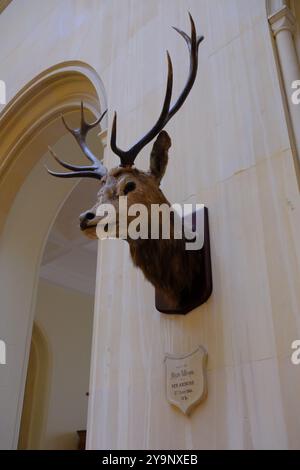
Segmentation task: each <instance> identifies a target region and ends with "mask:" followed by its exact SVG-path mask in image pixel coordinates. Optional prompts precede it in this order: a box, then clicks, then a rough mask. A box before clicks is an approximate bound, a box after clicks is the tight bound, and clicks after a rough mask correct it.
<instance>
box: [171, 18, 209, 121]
mask: <svg viewBox="0 0 300 470" xmlns="http://www.w3.org/2000/svg"><path fill="white" fill-rule="evenodd" d="M189 18H190V23H191V36H188V34H186V33H185V32H184V31H181V30H180V29H178V28H176V27H175V26H173V29H175V31H177V33H179V34H180V35H181V36H182V37H183V38H184V40H185V42H186V43H187V46H188V49H189V52H190V71H189V75H188V79H187V81H186V84H185V87H184V88H183V90H182V92H181V94H180V95H179V97H178V99H177V101H176V102H175V104H174V105H173V106H172V108H171V109H170V111H169V115H168V119H167V120H166V122H165V124H167V122H169V120H170V119H171V118H172V117H173V116H174V114H175V113H176V112H177V111H178V110H179V109H180V108H181V106H182V105H183V103H184V102H185V100H186V98H187V96H188V94H189V92H190V91H191V89H192V87H193V85H194V82H195V79H196V76H197V71H198V50H199V45H200V43H201V42H202V41H203V40H204V36H197V32H196V26H195V23H194V20H193V17H192V15H191V14H190V13H189Z"/></svg>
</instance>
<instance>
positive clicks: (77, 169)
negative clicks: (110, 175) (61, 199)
mask: <svg viewBox="0 0 300 470" xmlns="http://www.w3.org/2000/svg"><path fill="white" fill-rule="evenodd" d="M106 112H107V109H106V110H105V111H104V113H103V114H102V115H101V116H100V117H99V118H98V119H97V120H96V121H95V122H92V123H88V122H86V120H85V118H84V110H83V102H81V120H80V127H79V128H77V129H71V128H70V127H69V126H68V124H67V123H66V121H65V119H64V117H63V116H61V118H62V121H63V124H64V126H65V128H66V129H67V130H68V131H69V132H70V133H71V134H72V136H73V137H74V138H75V140H76V142H77V143H78V145H79V147H80V148H81V150H82V151H83V153H84V154H85V156H86V157H87V158H88V159H89V160H90V162H91V163H92V165H80V166H79V165H71V164H70V163H67V162H65V161H63V160H61V159H60V158H58V156H57V155H56V154H55V152H54V151H53V149H52V148H51V147H48V148H49V151H50V153H51V155H52V156H53V157H54V158H55V160H56V161H57V162H58V163H59V164H60V165H62V166H63V167H64V168H67V169H68V170H73V171H71V172H69V173H58V172H56V171H51V170H49V169H48V168H47V167H46V168H47V171H48V173H50V174H51V175H53V176H58V177H59V178H82V177H87V178H96V179H101V178H102V177H103V176H104V175H106V173H107V169H106V168H105V166H104V165H103V164H102V163H101V162H100V160H98V158H97V157H95V155H94V154H93V153H92V152H91V150H90V149H89V148H88V146H87V143H86V136H87V134H88V132H89V131H90V130H91V129H93V128H94V127H95V126H97V125H98V124H100V122H101V121H102V119H103V117H104V116H105V114H106Z"/></svg>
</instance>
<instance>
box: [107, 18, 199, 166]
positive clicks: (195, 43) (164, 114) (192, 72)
mask: <svg viewBox="0 0 300 470" xmlns="http://www.w3.org/2000/svg"><path fill="white" fill-rule="evenodd" d="M189 18H190V23H191V36H189V35H188V34H186V33H185V32H184V31H181V30H180V29H178V28H176V27H174V29H175V30H176V31H177V32H178V33H179V34H180V35H181V36H182V37H183V38H184V40H185V42H186V43H187V46H188V49H189V54H190V68H189V75H188V79H187V82H186V84H185V87H184V88H183V90H182V92H181V94H180V95H179V97H178V99H177V101H176V102H175V104H174V105H173V106H172V108H171V109H170V104H171V98H172V87H173V66H172V61H171V58H170V56H169V53H168V52H167V58H168V81H167V89H166V95H165V100H164V104H163V108H162V111H161V114H160V116H159V118H158V120H157V122H156V124H155V125H154V126H153V127H152V129H151V130H150V131H149V132H148V133H147V134H146V135H145V136H144V137H143V138H142V139H140V140H139V141H138V142H137V143H136V144H135V145H133V147H131V149H129V150H127V151H124V150H121V149H120V148H119V147H118V146H117V144H116V135H117V114H116V113H115V115H114V119H113V124H112V131H111V148H112V150H113V152H114V153H115V154H116V155H118V156H119V158H120V160H121V165H120V166H132V165H133V163H134V160H135V158H136V156H137V155H138V153H139V152H140V151H141V150H142V148H143V147H144V146H145V145H147V144H148V143H149V142H150V141H151V140H152V139H153V138H154V137H155V136H156V135H157V134H158V133H159V132H160V131H161V130H162V129H163V128H164V127H165V125H166V124H167V123H168V122H169V120H170V119H171V118H172V116H174V114H175V113H176V112H177V111H178V110H179V108H181V106H182V105H183V103H184V102H185V100H186V98H187V96H188V94H189V92H190V91H191V88H192V86H193V84H194V82H195V79H196V75H197V70H198V49H199V44H200V43H201V42H202V41H203V39H204V36H197V32H196V27H195V23H194V20H193V17H192V15H191V14H190V13H189Z"/></svg>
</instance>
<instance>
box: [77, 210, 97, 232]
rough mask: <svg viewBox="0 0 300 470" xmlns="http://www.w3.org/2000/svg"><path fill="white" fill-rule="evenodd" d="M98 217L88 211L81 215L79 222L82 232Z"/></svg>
mask: <svg viewBox="0 0 300 470" xmlns="http://www.w3.org/2000/svg"><path fill="white" fill-rule="evenodd" d="M95 217H96V214H95V213H94V212H92V211H86V212H83V213H82V214H80V216H79V220H80V228H81V230H84V229H86V228H87V227H88V223H89V221H90V220H93V219H94V218H95Z"/></svg>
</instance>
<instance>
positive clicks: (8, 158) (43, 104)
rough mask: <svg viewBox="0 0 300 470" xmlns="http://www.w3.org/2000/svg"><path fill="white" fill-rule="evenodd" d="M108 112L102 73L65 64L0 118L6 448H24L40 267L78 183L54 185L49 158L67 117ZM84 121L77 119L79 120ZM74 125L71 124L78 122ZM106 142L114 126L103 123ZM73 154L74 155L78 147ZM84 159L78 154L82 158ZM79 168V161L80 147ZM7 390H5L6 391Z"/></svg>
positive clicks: (1, 403) (0, 433) (0, 436)
mask: <svg viewBox="0 0 300 470" xmlns="http://www.w3.org/2000/svg"><path fill="white" fill-rule="evenodd" d="M81 100H83V101H84V103H85V106H86V107H87V108H88V109H89V111H90V112H91V113H92V114H93V115H98V113H99V112H101V111H103V110H104V109H105V108H106V97H105V92H104V87H103V83H102V81H101V79H100V78H99V76H98V74H97V72H96V71H95V70H93V69H92V68H91V67H90V66H89V65H87V64H83V63H81V62H68V63H62V64H58V65H56V66H54V67H51V68H50V69H48V70H46V71H45V72H43V73H41V74H40V75H39V76H37V77H36V78H34V79H33V80H32V81H31V82H30V83H28V84H27V85H26V86H25V87H24V88H23V89H22V90H20V92H19V93H18V94H17V95H16V96H15V97H14V99H13V100H12V101H11V102H10V103H9V104H8V105H7V106H6V107H5V108H4V110H3V111H2V113H1V114H0V193H1V213H0V297H1V307H2V308H1V311H2V312H3V314H2V315H1V318H0V331H1V335H2V336H3V338H4V340H5V342H6V345H7V358H8V361H7V367H6V369H5V368H1V370H0V384H1V383H2V384H4V383H5V388H4V389H3V388H1V390H0V391H1V393H0V410H1V421H0V448H2V449H14V448H16V447H17V444H18V437H19V425H20V419H21V413H22V406H23V395H24V387H25V381H26V374H27V365H28V357H29V351H30V344H31V338H32V327H33V319H34V311H35V304H36V292H37V284H38V277H39V268H40V263H41V258H42V254H43V251H44V247H45V243H46V241H47V238H48V234H49V231H50V230H51V227H52V224H53V223H54V221H55V219H56V216H57V214H58V213H59V211H60V209H61V207H62V205H63V204H64V202H65V200H66V198H67V197H68V196H69V194H70V192H71V191H72V189H73V188H74V186H75V185H76V184H77V180H75V182H74V180H73V179H71V180H63V184H62V181H61V180H57V179H56V178H49V175H48V174H47V172H46V171H45V169H44V167H43V163H42V161H41V156H42V155H44V154H45V153H46V151H47V146H48V145H49V144H52V145H53V144H55V143H56V142H58V141H63V140H64V139H63V137H64V135H65V134H66V130H65V128H64V126H62V124H61V120H60V119H59V115H60V114H61V113H64V114H68V113H70V117H69V118H70V119H72V115H73V114H74V111H75V110H78V109H79V105H80V101H81ZM75 117H76V116H75ZM70 122H71V121H70ZM102 129H104V131H103V134H104V135H105V129H106V122H102ZM72 152H73V148H72ZM77 152H78V151H77ZM73 157H74V158H75V161H76V159H77V158H80V157H79V152H78V155H77V156H76V150H75V145H74V155H73ZM0 387H1V385H0Z"/></svg>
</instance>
